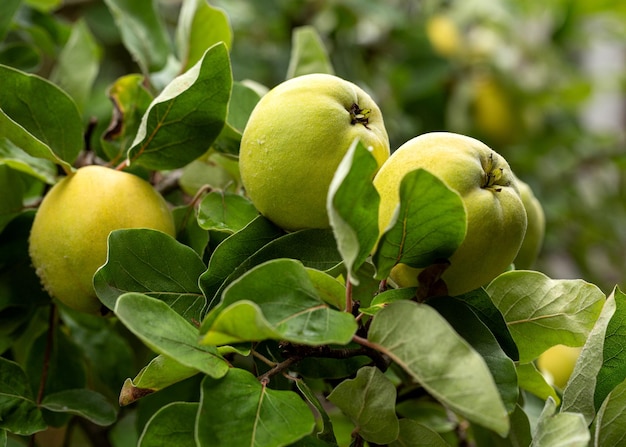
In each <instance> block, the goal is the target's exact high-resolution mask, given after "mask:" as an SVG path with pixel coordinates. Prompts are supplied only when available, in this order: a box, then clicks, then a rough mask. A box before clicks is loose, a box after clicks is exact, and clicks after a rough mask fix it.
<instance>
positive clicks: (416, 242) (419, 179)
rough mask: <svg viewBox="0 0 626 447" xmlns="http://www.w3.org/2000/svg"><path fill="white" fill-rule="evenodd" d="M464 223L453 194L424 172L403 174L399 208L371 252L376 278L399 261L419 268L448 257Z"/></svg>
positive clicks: (460, 239)
mask: <svg viewBox="0 0 626 447" xmlns="http://www.w3.org/2000/svg"><path fill="white" fill-rule="evenodd" d="M465 220H466V216H465V207H464V205H463V201H462V200H461V196H459V194H458V193H457V192H456V191H453V190H452V189H450V188H449V187H448V186H447V185H446V184H445V183H444V182H443V181H441V180H440V179H439V178H438V177H436V176H434V175H433V174H431V173H430V172H428V171H426V170H424V169H416V170H414V171H411V172H409V173H407V174H406V175H405V176H404V178H403V179H402V182H401V183H400V204H399V208H398V209H397V212H396V214H395V216H394V217H393V218H392V219H391V222H390V223H389V227H388V228H387V229H385V230H384V232H383V234H382V236H381V238H380V241H379V243H378V247H377V248H376V252H375V253H374V257H373V261H374V265H375V266H376V277H377V278H378V279H384V278H386V277H387V276H389V272H390V271H391V269H392V268H393V266H394V265H396V264H398V263H400V262H401V263H403V264H407V265H409V266H411V267H416V268H421V267H427V266H429V265H431V264H433V263H435V262H440V261H441V260H443V259H447V258H449V257H450V256H451V255H452V254H453V253H454V251H455V250H456V249H457V248H458V246H459V245H460V244H461V242H463V239H464V238H465V231H466V222H465ZM409 230H410V231H409Z"/></svg>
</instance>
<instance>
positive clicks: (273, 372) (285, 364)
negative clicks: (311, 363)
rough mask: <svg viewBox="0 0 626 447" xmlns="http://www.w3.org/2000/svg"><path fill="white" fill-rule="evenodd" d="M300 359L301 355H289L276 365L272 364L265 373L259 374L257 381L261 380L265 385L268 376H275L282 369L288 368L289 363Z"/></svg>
mask: <svg viewBox="0 0 626 447" xmlns="http://www.w3.org/2000/svg"><path fill="white" fill-rule="evenodd" d="M300 360H301V357H298V356H294V357H289V358H288V359H287V360H284V361H282V362H280V363H278V364H277V365H276V366H274V367H273V368H272V369H270V370H269V371H267V372H266V373H264V374H261V375H260V376H259V377H258V379H259V382H261V383H262V384H264V385H267V384H268V383H269V381H270V378H271V377H272V376H275V375H276V374H278V373H281V372H283V371H284V370H286V369H287V368H289V367H290V366H291V365H293V364H294V363H296V362H298V361H300Z"/></svg>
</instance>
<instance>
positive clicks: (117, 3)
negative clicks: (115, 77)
mask: <svg viewBox="0 0 626 447" xmlns="http://www.w3.org/2000/svg"><path fill="white" fill-rule="evenodd" d="M105 3H106V5H107V7H108V8H109V10H110V11H111V15H113V18H114V19H115V23H116V24H117V28H118V29H119V32H120V34H121V37H122V41H123V42H124V46H125V47H126V49H128V51H129V52H130V54H131V55H132V56H133V58H134V59H135V60H136V61H137V64H139V67H141V70H142V71H143V73H144V74H148V73H153V72H156V71H159V70H160V69H161V68H163V67H164V66H165V64H166V62H167V58H168V55H169V54H170V42H169V38H168V36H167V31H166V29H165V26H164V25H163V22H162V21H161V19H160V18H159V16H158V15H157V12H156V10H155V4H154V2H153V1H151V0H150V1H140V2H137V1H132V2H129V1H125V0H105Z"/></svg>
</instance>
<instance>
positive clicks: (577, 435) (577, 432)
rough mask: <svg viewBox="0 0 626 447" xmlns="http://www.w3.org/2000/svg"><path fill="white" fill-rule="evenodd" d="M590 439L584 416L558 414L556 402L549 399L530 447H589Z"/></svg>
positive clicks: (578, 414) (538, 421)
mask: <svg viewBox="0 0 626 447" xmlns="http://www.w3.org/2000/svg"><path fill="white" fill-rule="evenodd" d="M590 439H591V436H590V434H589V429H588V428H587V423H586V422H585V418H584V417H583V415H582V414H580V413H567V412H560V413H557V412H556V404H555V402H554V400H552V399H548V400H547V401H546V404H545V407H544V409H543V411H542V412H541V415H540V416H539V419H538V420H537V425H536V427H535V430H534V433H533V442H532V444H530V447H587V446H588V443H589V441H590Z"/></svg>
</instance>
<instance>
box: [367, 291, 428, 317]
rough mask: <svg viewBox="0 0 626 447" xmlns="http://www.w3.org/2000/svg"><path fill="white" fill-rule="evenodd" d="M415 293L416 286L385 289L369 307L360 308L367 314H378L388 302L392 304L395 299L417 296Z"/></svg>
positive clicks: (407, 298)
mask: <svg viewBox="0 0 626 447" xmlns="http://www.w3.org/2000/svg"><path fill="white" fill-rule="evenodd" d="M415 293H416V290H415V287H404V288H400V289H388V290H385V291H384V292H381V293H379V294H378V295H376V296H375V297H374V299H372V302H371V305H370V306H369V307H365V308H359V312H363V313H364V314H367V315H376V314H377V313H378V312H379V311H380V310H382V309H384V308H385V307H386V306H387V305H388V304H391V303H393V302H394V301H400V300H410V299H413V298H415Z"/></svg>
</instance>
